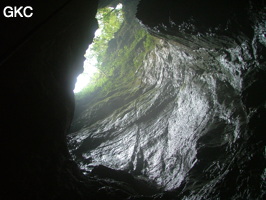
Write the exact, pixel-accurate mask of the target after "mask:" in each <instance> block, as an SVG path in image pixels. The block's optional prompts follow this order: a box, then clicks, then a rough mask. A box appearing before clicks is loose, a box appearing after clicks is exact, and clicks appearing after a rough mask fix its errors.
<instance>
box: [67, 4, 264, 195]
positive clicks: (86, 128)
mask: <svg viewBox="0 0 266 200" xmlns="http://www.w3.org/2000/svg"><path fill="white" fill-rule="evenodd" d="M216 3H218V4H216ZM125 4H126V2H125ZM131 6H132V5H131ZM137 17H138V19H139V20H140V23H141V24H142V27H143V28H144V29H146V30H147V31H148V32H149V33H150V34H152V35H153V36H155V38H157V39H154V41H153V42H154V46H153V48H152V49H149V51H148V52H145V57H144V59H143V61H142V62H141V64H140V65H139V66H138V67H137V68H136V71H135V73H133V74H131V75H129V76H128V78H129V79H128V82H129V83H130V84H129V85H124V83H122V81H121V83H122V86H121V85H120V86H117V87H112V88H111V89H110V90H109V91H108V92H101V91H96V92H94V93H93V94H92V95H91V96H88V97H86V98H84V99H85V100H79V101H78V102H77V105H76V107H77V110H76V114H75V118H74V121H73V124H72V129H71V133H70V134H69V136H68V141H69V149H70V152H71V154H72V156H73V158H74V159H75V160H76V161H77V163H78V165H79V166H80V168H82V169H83V170H84V171H85V172H86V173H90V171H91V170H92V169H93V168H94V166H97V165H104V166H106V167H109V168H111V169H116V170H123V171H125V172H129V173H131V174H132V175H134V177H136V178H138V179H145V180H146V181H148V182H150V183H152V184H153V185H154V187H156V188H159V189H161V190H164V191H168V192H166V193H165V194H162V196H160V197H161V198H163V199H168V198H169V199H176V198H178V199H263V198H264V195H265V172H264V170H265V157H264V156H265V152H264V148H265V137H264V135H263V133H264V130H265V123H264V121H265V117H266V116H265V94H264V91H265V89H266V88H265V87H266V84H265V80H266V79H265V75H266V73H265V45H266V39H265V31H266V30H265V17H266V15H265V4H264V2H263V1H253V2H251V1H234V2H231V1H203V3H202V4H200V5H198V4H196V1H192V0H191V1H186V3H185V2H184V1H169V2H167V3H165V1H160V0H156V1H141V2H140V4H139V6H138V13H137ZM131 21H132V22H131V23H129V21H127V25H128V26H129V27H132V24H134V23H136V22H135V21H134V20H131ZM134 28H135V29H138V28H139V27H138V26H137V25H134ZM132 34H133V33H132ZM118 35H119V34H118ZM128 38H131V35H130V34H129V35H126V34H125V35H124V37H119V38H115V40H114V41H112V44H113V43H116V44H120V45H115V47H114V46H112V51H117V50H119V48H121V45H122V44H123V43H127V42H128ZM143 40H144V43H145V38H144V39H143ZM122 46H123V45H122ZM139 46H141V44H140V45H137V46H136V48H137V49H135V52H137V53H135V54H134V55H135V56H138V54H139V52H143V51H145V49H144V48H143V47H142V48H139ZM126 68H128V70H129V71H130V70H131V68H132V62H131V60H129V61H128V62H127V65H126ZM119 78H121V77H120V76H114V77H111V79H112V81H114V82H115V81H119ZM117 79H118V80H117ZM114 85H115V84H114ZM170 191H171V192H170ZM157 197H158V196H157ZM157 197H156V196H154V198H157ZM158 198H159V197H158Z"/></svg>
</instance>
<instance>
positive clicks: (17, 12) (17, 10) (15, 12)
mask: <svg viewBox="0 0 266 200" xmlns="http://www.w3.org/2000/svg"><path fill="white" fill-rule="evenodd" d="M22 8H23V7H22V6H20V7H19V8H18V9H17V7H16V6H15V7H14V17H17V14H18V15H19V16H20V17H23V15H22V14H21V12H20V10H21V9H22Z"/></svg>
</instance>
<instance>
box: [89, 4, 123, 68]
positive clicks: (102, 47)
mask: <svg viewBox="0 0 266 200" xmlns="http://www.w3.org/2000/svg"><path fill="white" fill-rule="evenodd" d="M96 18H97V20H98V24H99V28H98V30H97V32H96V37H95V38H94V40H93V43H92V45H91V46H90V48H89V50H88V51H87V52H86V55H85V57H86V58H87V59H93V58H97V64H96V65H97V67H99V66H100V65H101V63H102V60H103V58H104V55H105V52H106V50H107V48H108V42H109V41H110V40H111V39H112V38H114V34H115V32H117V31H118V30H119V28H120V27H121V24H122V22H123V20H124V19H123V12H122V10H121V9H116V8H109V7H107V8H102V9H99V10H98V12H97V15H96ZM97 34H98V35H97Z"/></svg>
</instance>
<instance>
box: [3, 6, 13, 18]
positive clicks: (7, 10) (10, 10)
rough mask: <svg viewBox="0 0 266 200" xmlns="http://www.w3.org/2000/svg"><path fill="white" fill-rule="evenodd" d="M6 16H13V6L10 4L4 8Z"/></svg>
mask: <svg viewBox="0 0 266 200" xmlns="http://www.w3.org/2000/svg"><path fill="white" fill-rule="evenodd" d="M4 16H5V17H7V18H9V17H13V8H12V7H10V6H7V7H5V8H4Z"/></svg>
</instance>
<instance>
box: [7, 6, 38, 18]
mask: <svg viewBox="0 0 266 200" xmlns="http://www.w3.org/2000/svg"><path fill="white" fill-rule="evenodd" d="M3 14H4V16H5V17H7V18H9V17H27V18H29V17H32V15H33V8H32V7H31V6H26V7H24V8H23V6H20V7H18V8H17V7H16V6H14V8H13V7H11V6H6V7H5V8H4V10H3Z"/></svg>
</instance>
